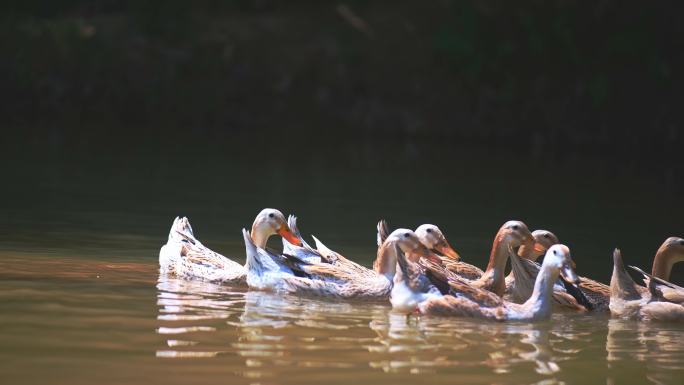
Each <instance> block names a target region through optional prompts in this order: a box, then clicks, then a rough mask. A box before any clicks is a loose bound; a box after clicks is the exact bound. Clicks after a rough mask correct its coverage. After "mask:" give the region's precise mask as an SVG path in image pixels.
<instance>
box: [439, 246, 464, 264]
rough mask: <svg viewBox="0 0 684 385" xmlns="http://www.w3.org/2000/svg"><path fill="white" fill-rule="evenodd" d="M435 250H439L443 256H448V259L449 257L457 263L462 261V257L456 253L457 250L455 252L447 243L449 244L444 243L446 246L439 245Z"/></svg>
mask: <svg viewBox="0 0 684 385" xmlns="http://www.w3.org/2000/svg"><path fill="white" fill-rule="evenodd" d="M435 250H437V251H438V252H440V253H441V254H442V255H445V256H447V257H449V258H451V259H453V260H455V261H460V260H461V256H460V255H458V253H457V252H456V250H454V248H453V247H451V245H450V244H449V243H447V242H444V244H441V245H437V246H436V247H435Z"/></svg>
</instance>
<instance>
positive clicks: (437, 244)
mask: <svg viewBox="0 0 684 385" xmlns="http://www.w3.org/2000/svg"><path fill="white" fill-rule="evenodd" d="M416 235H417V236H418V239H420V242H421V243H422V244H423V245H425V246H426V247H427V248H428V249H430V250H431V251H433V252H436V253H438V254H442V255H444V256H447V257H449V258H451V259H453V260H456V261H460V260H461V256H460V255H458V253H457V252H456V250H454V249H453V247H451V245H450V244H449V242H448V241H447V240H446V237H445V236H444V233H442V230H440V229H439V227H437V226H435V225H431V224H424V225H420V226H418V228H417V229H416Z"/></svg>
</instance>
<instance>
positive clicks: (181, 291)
mask: <svg viewBox="0 0 684 385" xmlns="http://www.w3.org/2000/svg"><path fill="white" fill-rule="evenodd" d="M243 303H244V291H241V290H239V289H231V288H227V287H223V286H218V285H214V284H211V283H208V282H201V281H187V280H183V279H177V278H173V277H169V276H166V275H163V274H162V275H160V276H159V280H158V282H157V306H158V307H159V308H158V314H157V320H158V321H159V327H158V328H157V330H156V331H157V334H159V335H162V336H164V337H165V338H167V340H166V345H167V348H166V349H159V350H157V352H156V355H157V357H164V358H187V357H215V356H217V355H219V354H221V353H223V352H225V349H216V348H217V347H216V346H215V344H214V343H211V342H212V341H214V340H215V336H214V335H211V337H208V336H206V334H207V333H216V332H217V330H219V329H220V328H221V326H222V323H223V322H225V320H226V319H228V318H230V317H231V315H234V314H236V313H237V310H238V309H239V308H240V307H241V306H242V304H243Z"/></svg>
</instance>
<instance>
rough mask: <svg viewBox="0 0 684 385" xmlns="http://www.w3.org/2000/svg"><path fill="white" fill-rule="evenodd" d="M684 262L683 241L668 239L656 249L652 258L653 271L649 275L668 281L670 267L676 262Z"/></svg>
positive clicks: (676, 238) (677, 238)
mask: <svg viewBox="0 0 684 385" xmlns="http://www.w3.org/2000/svg"><path fill="white" fill-rule="evenodd" d="M682 261H684V239H682V238H679V237H670V238H667V239H666V240H665V242H663V244H662V245H661V246H660V248H658V251H657V252H656V255H655V258H653V270H652V272H651V274H653V275H654V276H655V277H658V278H660V279H664V280H666V281H668V280H669V279H670V273H671V272H672V266H673V265H674V264H675V263H677V262H682Z"/></svg>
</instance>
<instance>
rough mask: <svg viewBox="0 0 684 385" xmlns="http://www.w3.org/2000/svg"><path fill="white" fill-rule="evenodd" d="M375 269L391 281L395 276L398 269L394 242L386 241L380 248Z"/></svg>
mask: <svg viewBox="0 0 684 385" xmlns="http://www.w3.org/2000/svg"><path fill="white" fill-rule="evenodd" d="M373 270H375V272H376V273H378V274H382V275H384V276H385V277H387V279H389V280H390V281H391V280H392V279H393V278H394V274H395V273H396V271H397V253H396V250H395V248H394V243H393V242H385V243H384V244H383V245H382V246H380V248H379V249H378V256H377V258H375V262H373Z"/></svg>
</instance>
